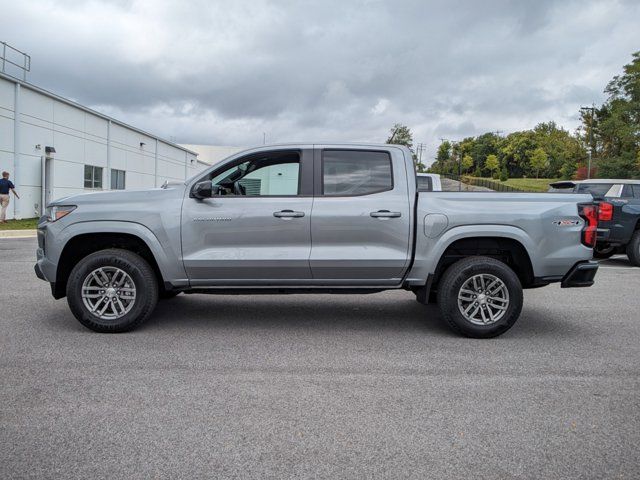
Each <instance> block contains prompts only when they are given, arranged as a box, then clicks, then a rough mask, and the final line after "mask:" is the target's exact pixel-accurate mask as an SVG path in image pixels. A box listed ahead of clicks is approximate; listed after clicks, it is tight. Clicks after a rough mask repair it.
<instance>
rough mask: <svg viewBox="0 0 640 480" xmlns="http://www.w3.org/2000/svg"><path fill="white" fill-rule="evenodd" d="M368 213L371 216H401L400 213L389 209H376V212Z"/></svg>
mask: <svg viewBox="0 0 640 480" xmlns="http://www.w3.org/2000/svg"><path fill="white" fill-rule="evenodd" d="M370 215H371V216H372V217H373V218H398V217H401V216H402V213H400V212H390V211H389V210H378V211H377V212H371V213H370Z"/></svg>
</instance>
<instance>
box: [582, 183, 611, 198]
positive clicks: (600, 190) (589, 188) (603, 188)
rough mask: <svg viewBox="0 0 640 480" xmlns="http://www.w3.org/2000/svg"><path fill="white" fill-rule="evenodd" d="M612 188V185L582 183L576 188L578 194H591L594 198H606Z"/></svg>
mask: <svg viewBox="0 0 640 480" xmlns="http://www.w3.org/2000/svg"><path fill="white" fill-rule="evenodd" d="M612 186H613V184H612V183H581V184H580V185H578V187H577V188H576V193H590V194H591V195H593V196H594V197H604V196H605V195H606V193H607V192H608V191H609V190H610V189H611V187H612Z"/></svg>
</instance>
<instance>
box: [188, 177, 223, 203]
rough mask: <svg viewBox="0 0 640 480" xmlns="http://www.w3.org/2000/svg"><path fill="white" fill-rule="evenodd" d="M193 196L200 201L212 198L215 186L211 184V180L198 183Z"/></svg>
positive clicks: (192, 193)
mask: <svg viewBox="0 0 640 480" xmlns="http://www.w3.org/2000/svg"><path fill="white" fill-rule="evenodd" d="M216 187H218V185H216ZM218 188H219V187H218ZM191 195H192V196H193V197H195V198H200V199H203V198H211V196H212V195H213V184H212V183H211V180H207V181H204V182H198V183H196V184H195V186H194V187H193V191H192V192H191Z"/></svg>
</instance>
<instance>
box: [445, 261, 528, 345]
mask: <svg viewBox="0 0 640 480" xmlns="http://www.w3.org/2000/svg"><path fill="white" fill-rule="evenodd" d="M479 274H485V275H492V276H494V277H496V278H498V279H500V280H501V281H502V283H503V284H504V286H505V287H506V290H507V291H508V294H509V299H508V300H509V303H508V305H507V309H506V311H505V313H504V314H503V316H502V317H501V318H499V319H498V320H497V321H496V322H495V323H491V324H488V325H478V324H475V323H473V322H472V321H470V320H468V319H467V318H465V316H464V315H463V314H462V311H461V310H460V307H459V306H458V294H459V293H460V290H461V289H462V286H463V284H464V283H465V282H466V281H467V280H469V279H471V278H473V277H474V276H475V275H479ZM474 298H475V297H474ZM438 305H439V307H440V312H441V314H442V318H443V319H444V321H445V322H446V323H447V324H448V325H449V326H450V327H451V328H452V329H453V330H454V331H456V332H458V333H461V334H462V335H465V336H467V337H472V338H491V337H497V336H498V335H502V334H503V333H504V332H506V331H507V330H509V329H510V328H511V327H512V326H513V324H514V323H516V320H518V317H519V316H520V312H521V311H522V285H521V284H520V280H519V279H518V276H517V275H516V274H515V272H514V271H513V270H512V269H511V268H509V266H507V265H506V264H504V263H503V262H501V261H499V260H496V259H494V258H490V257H481V256H478V257H467V258H464V259H462V260H459V261H457V262H456V263H454V264H453V265H451V266H450V267H449V268H448V269H447V270H446V271H445V272H444V274H443V275H442V278H441V279H440V282H439V285H438ZM476 305H477V304H476Z"/></svg>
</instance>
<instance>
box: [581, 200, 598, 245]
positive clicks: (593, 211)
mask: <svg viewBox="0 0 640 480" xmlns="http://www.w3.org/2000/svg"><path fill="white" fill-rule="evenodd" d="M578 215H580V216H581V217H582V218H584V220H585V223H584V227H582V244H583V245H584V246H586V247H589V248H593V247H595V245H596V237H597V234H598V207H597V206H596V205H594V204H592V203H582V204H579V205H578Z"/></svg>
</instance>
